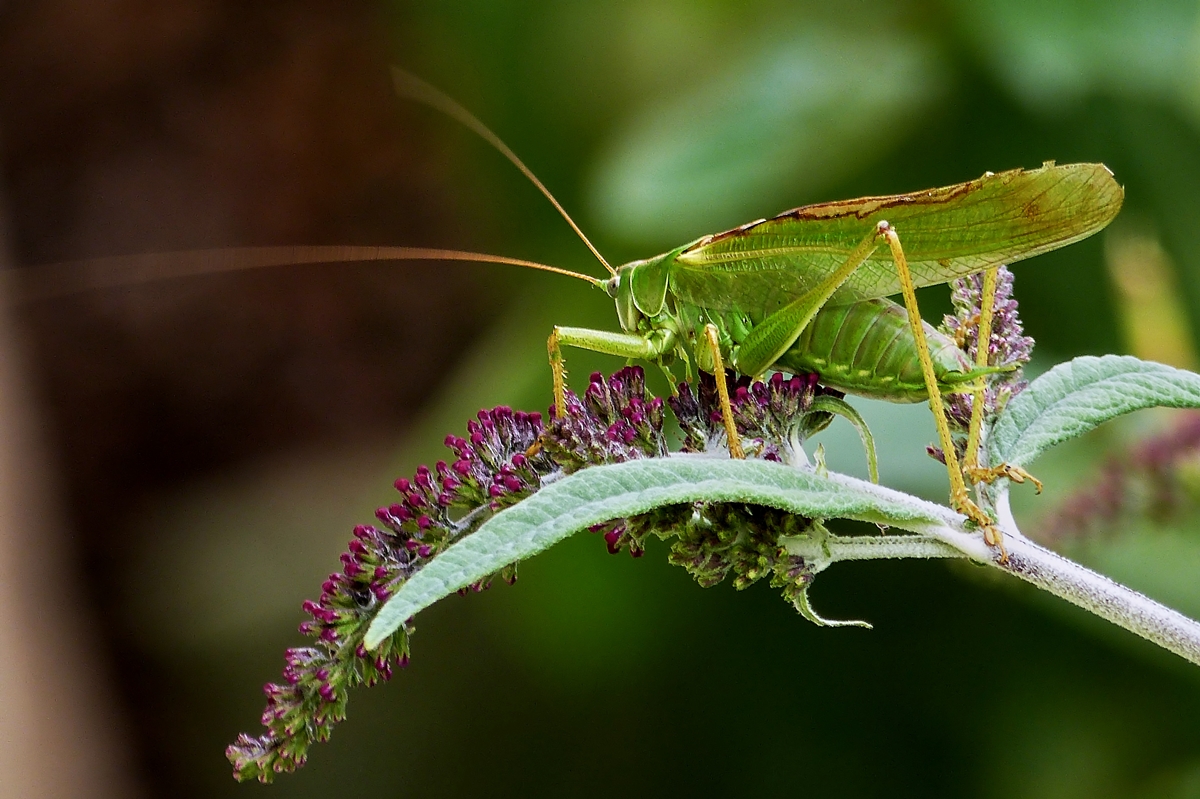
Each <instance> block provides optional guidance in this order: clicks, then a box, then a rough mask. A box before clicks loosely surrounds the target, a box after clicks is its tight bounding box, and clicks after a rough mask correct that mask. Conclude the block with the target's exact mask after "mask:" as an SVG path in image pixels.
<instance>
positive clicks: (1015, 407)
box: [988, 355, 1200, 466]
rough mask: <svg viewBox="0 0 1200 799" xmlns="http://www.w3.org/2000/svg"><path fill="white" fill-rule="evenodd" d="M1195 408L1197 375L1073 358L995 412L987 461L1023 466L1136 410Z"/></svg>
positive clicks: (1199, 402) (1122, 359)
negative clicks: (1052, 448) (995, 416)
mask: <svg viewBox="0 0 1200 799" xmlns="http://www.w3.org/2000/svg"><path fill="white" fill-rule="evenodd" d="M1154 407H1163V408H1200V375H1198V374H1195V373H1194V372H1187V371H1184V370H1182V369H1176V368H1174V367H1172V366H1165V365H1163V364H1161V363H1152V362H1150V361H1143V360H1140V359H1138V358H1132V357H1128V356H1120V355H1105V356H1104V357H1102V358H1093V357H1083V358H1076V359H1074V360H1073V361H1068V362H1067V363H1064V364H1059V365H1058V366H1056V367H1054V368H1053V369H1051V370H1050V371H1049V372H1047V373H1046V374H1044V375H1042V376H1041V377H1039V378H1038V379H1037V380H1034V381H1033V382H1032V383H1030V384H1029V387H1028V388H1026V389H1025V390H1024V391H1023V392H1021V393H1020V394H1019V395H1017V397H1016V398H1014V399H1013V400H1012V402H1010V403H1009V404H1008V407H1007V408H1005V409H1004V411H1003V412H1002V413H1001V414H1000V418H999V419H997V420H996V424H995V426H994V427H993V428H992V432H991V436H990V437H989V446H988V449H989V452H990V454H991V462H992V463H993V464H996V463H1008V464H1011V465H1013V466H1027V465H1028V464H1029V463H1030V462H1032V461H1033V460H1034V459H1035V458H1036V457H1037V456H1039V455H1041V454H1042V453H1043V452H1045V451H1046V450H1048V449H1050V448H1051V447H1053V446H1055V445H1056V444H1061V443H1062V442H1064V441H1067V440H1069V439H1072V438H1075V437H1076V436H1080V435H1083V434H1084V433H1086V432H1088V431H1089V430H1092V429H1094V428H1096V427H1098V426H1099V425H1101V424H1103V423H1104V422H1107V421H1108V420H1110V419H1115V418H1116V417H1118V416H1123V415H1124V414H1127V413H1130V412H1131V411H1137V410H1141V409H1142V408H1154Z"/></svg>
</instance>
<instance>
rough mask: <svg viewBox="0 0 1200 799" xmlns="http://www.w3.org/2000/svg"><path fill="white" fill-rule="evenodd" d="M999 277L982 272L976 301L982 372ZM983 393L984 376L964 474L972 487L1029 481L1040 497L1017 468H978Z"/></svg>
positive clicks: (976, 394)
mask: <svg viewBox="0 0 1200 799" xmlns="http://www.w3.org/2000/svg"><path fill="white" fill-rule="evenodd" d="M999 274H1000V267H998V266H993V267H991V268H990V269H986V270H984V272H983V286H982V293H981V296H980V299H979V315H978V316H977V317H976V324H977V327H978V335H977V336H976V339H975V365H976V366H978V367H981V368H982V367H986V366H990V365H991V364H990V363H989V359H990V357H991V343H992V318H993V315H994V312H995V303H996V282H997V278H998V276H999ZM986 390H987V376H986V375H980V376H979V377H978V378H977V379H976V381H975V389H974V391H972V393H971V421H970V425H969V426H968V428H967V449H966V452H965V453H964V455H963V473H964V474H965V475H966V478H967V479H968V480H970V481H971V483H972V484H978V483H992V482H995V481H996V480H998V479H999V478H1001V477H1006V478H1008V479H1009V480H1012V481H1013V482H1014V483H1024V482H1025V481H1026V480H1028V481H1029V482H1031V483H1033V485H1034V487H1035V488H1036V489H1037V492H1038V493H1039V494H1040V493H1042V481H1041V480H1038V479H1037V478H1036V477H1034V476H1033V475H1032V474H1030V473H1029V472H1027V471H1025V470H1024V469H1023V468H1021V467H1020V466H1009V465H1008V464H1007V463H1002V464H1000V465H998V466H990V467H983V466H980V465H979V447H980V444H981V431H982V429H983V413H984V408H983V404H984V403H983V400H984V392H985V391H986ZM985 532H986V531H985ZM995 538H996V540H995V541H992V540H989V541H988V543H989V544H996V545H998V546H1000V551H1001V552H1004V544H1003V543H1002V542H1001V541H1000V540H999V537H998V536H995Z"/></svg>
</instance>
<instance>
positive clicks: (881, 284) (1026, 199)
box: [51, 71, 1123, 544]
mask: <svg viewBox="0 0 1200 799" xmlns="http://www.w3.org/2000/svg"><path fill="white" fill-rule="evenodd" d="M395 77H396V83H397V88H398V90H399V91H400V93H401V94H403V95H406V96H409V97H411V98H413V99H416V100H419V101H421V102H425V103H427V104H429V105H432V106H434V107H435V108H438V109H439V110H442V111H443V112H445V113H447V114H449V115H450V116H452V117H454V118H456V119H457V120H459V121H460V122H462V123H464V124H465V125H467V126H468V127H470V128H471V129H472V130H474V131H475V132H476V133H478V134H479V135H481V136H482V137H483V138H484V139H486V140H487V141H489V142H490V143H491V144H492V145H493V146H495V147H496V148H497V149H498V150H500V152H501V153H503V154H504V155H505V156H506V157H507V158H508V159H509V160H510V161H512V163H513V164H514V165H516V166H517V167H518V168H519V169H520V170H521V171H522V172H523V173H524V174H525V175H526V176H527V177H528V178H529V179H530V180H531V181H532V182H533V183H534V184H535V185H536V186H537V188H538V189H539V190H540V191H541V192H542V193H543V194H544V195H545V196H546V197H547V198H548V199H549V200H550V202H551V203H553V205H554V206H555V208H557V209H558V211H559V212H560V213H561V214H562V216H563V217H564V218H565V219H566V220H567V222H568V223H569V224H570V225H571V227H572V228H573V229H574V230H575V232H576V233H577V234H578V235H579V237H580V238H581V239H582V241H583V242H584V243H585V244H586V245H587V247H588V248H589V249H590V250H591V251H592V253H593V254H594V255H595V256H596V258H597V259H598V260H599V261H600V262H601V263H602V264H603V265H604V267H605V268H606V269H607V270H608V271H609V273H610V277H609V278H608V279H607V280H601V279H599V278H595V277H591V276H589V275H584V274H579V273H576V272H572V271H569V270H565V269H560V268H558V267H553V266H547V265H545V264H539V263H535V262H531V261H524V260H519V259H513V258H506V257H502V256H492V255H485V254H480V253H469V252H459V251H449V250H433V249H425V248H405V247H273V248H241V249H233V250H222V251H216V252H212V251H208V252H193V253H182V254H181V253H163V254H156V255H150V256H140V257H135V258H119V259H104V261H99V262H93V263H92V264H91V265H90V269H89V270H88V272H87V274H86V275H85V276H84V277H83V281H82V282H84V283H86V284H87V285H89V286H94V285H97V284H99V283H111V282H112V281H113V280H114V275H115V274H116V271H118V270H120V271H123V272H124V273H125V277H117V278H115V279H116V280H118V281H122V282H124V281H127V280H129V279H130V278H131V277H132V278H133V279H139V278H141V277H144V276H145V275H147V274H152V275H153V276H155V277H159V276H162V275H163V274H164V272H166V273H169V274H172V275H180V274H191V273H198V272H208V271H214V270H222V269H242V268H250V267H254V266H267V265H282V264H288V263H316V262H345V261H366V260H402V259H442V260H468V261H481V262H490V263H501V264H510V265H516V266H523V267H528V268H534V269H542V270H546V271H551V272H555V273H559V274H566V275H570V276H572V277H576V278H579V279H582V280H585V281H587V282H589V283H591V284H593V285H594V286H597V287H599V288H602V289H603V290H605V291H606V292H607V293H608V295H609V296H610V297H612V298H613V300H614V301H615V303H616V310H617V317H618V321H619V323H620V326H621V332H613V331H602V330H591V329H583V328H572V327H556V328H555V329H554V330H553V332H552V333H551V335H550V338H549V341H548V351H549V358H550V364H551V367H552V372H553V385H554V399H555V407H556V410H557V412H558V413H560V414H561V413H563V412H564V411H565V376H566V373H565V368H564V360H563V356H562V347H563V346H564V345H565V346H570V347H576V348H582V349H587V350H592V351H596V352H601V353H607V354H610V355H616V356H619V357H624V358H628V359H640V360H645V361H649V362H654V363H657V364H659V365H661V366H663V368H664V369H667V367H668V365H669V363H670V362H671V361H673V360H674V359H675V358H679V359H681V360H683V361H684V362H685V364H687V365H688V370H689V372H690V370H691V364H692V363H695V365H696V366H697V367H698V368H700V369H702V370H704V371H707V372H710V373H713V374H716V375H718V376H720V375H723V374H724V373H725V369H726V366H728V367H731V368H732V369H733V370H734V371H735V372H737V373H741V374H744V375H749V376H751V377H757V376H759V375H762V374H763V373H764V372H766V371H767V370H777V371H785V372H792V373H797V372H815V373H816V374H818V375H819V379H820V381H821V382H822V383H825V384H827V385H830V386H832V387H835V388H839V389H843V390H845V391H848V392H851V393H856V394H862V395H866V396H871V397H875V398H880V399H885V400H891V401H896V402H920V401H925V400H928V401H929V403H930V406H931V408H932V410H933V413H934V418H935V421H936V422H937V428H938V436H939V440H940V444H941V447H942V450H943V452H944V453H945V458H946V465H947V469H948V472H949V478H950V484H951V503H952V504H953V505H954V507H955V508H957V509H958V510H960V511H961V512H963V513H964V514H965V515H967V516H968V517H969V518H970V519H972V520H973V521H974V522H976V523H977V524H978V525H979V526H980V527H982V528H983V529H984V531H985V535H986V537H987V539H988V541H989V543H991V544H999V543H1000V540H999V537H998V536H997V535H996V533H995V530H994V528H993V527H992V522H991V520H990V519H989V518H988V516H987V515H986V514H985V513H983V511H981V510H980V509H979V508H978V507H977V506H976V505H975V504H974V503H973V502H972V501H971V499H970V496H969V494H968V492H967V488H966V483H965V481H964V469H963V468H962V467H960V465H959V463H958V459H957V455H956V453H955V448H954V444H953V441H952V439H951V433H950V429H949V425H948V423H947V420H946V415H945V411H944V409H943V407H942V400H941V395H942V394H943V393H947V392H965V391H971V392H974V395H975V401H974V403H973V406H972V407H973V412H972V418H971V424H970V428H969V434H968V443H967V449H966V456H965V460H966V463H965V464H964V466H965V467H966V468H965V471H966V474H967V476H968V477H970V478H971V479H972V481H976V482H977V481H980V480H990V479H995V478H996V477H998V476H1005V477H1010V478H1013V479H1017V480H1020V479H1023V478H1024V477H1028V475H1026V474H1024V472H1022V471H1020V470H1013V469H1008V468H1007V467H1004V466H1003V465H1001V466H999V467H997V468H995V469H981V468H979V466H978V464H977V463H976V462H975V461H976V459H977V455H978V449H979V435H980V427H981V419H982V415H981V409H982V402H980V396H981V394H982V392H983V390H984V385H985V384H984V379H985V377H986V375H988V374H991V373H994V372H995V371H997V369H998V367H994V366H990V365H989V364H988V363H987V362H986V359H987V348H986V347H981V348H979V349H980V354H979V358H978V361H977V362H976V363H974V364H972V363H970V362H969V361H968V360H967V358H966V356H965V354H964V353H963V352H962V350H961V349H959V348H958V347H957V346H956V344H955V342H954V341H953V339H950V338H948V337H947V336H945V335H943V334H941V333H938V332H937V331H935V330H934V329H933V328H932V327H930V326H929V325H927V324H925V323H924V322H922V321H921V317H920V313H919V310H918V308H917V302H916V296H915V293H914V289H915V288H916V287H919V286H928V285H933V284H937V283H944V282H947V281H949V280H951V279H954V278H957V277H963V276H966V275H970V274H974V273H977V272H983V273H984V276H985V281H984V307H983V309H982V312H981V314H980V320H979V336H980V338H979V340H980V341H988V340H989V338H988V336H989V330H990V321H991V320H990V314H991V308H990V300H991V298H992V296H993V295H994V291H995V289H994V286H995V274H996V268H997V267H998V266H999V265H1000V264H1007V263H1011V262H1013V261H1017V260H1021V259H1024V258H1029V257H1032V256H1034V255H1039V254H1041V253H1044V252H1048V251H1050V250H1053V249H1057V248H1059V247H1063V246H1066V245H1068V244H1071V243H1073V242H1076V241H1079V240H1080V239H1083V238H1085V237H1087V236H1090V235H1092V234H1093V233H1095V232H1097V231H1099V230H1101V229H1102V228H1103V227H1105V226H1106V225H1107V224H1108V223H1109V222H1110V221H1111V220H1112V218H1113V217H1114V216H1115V215H1116V213H1117V211H1118V210H1120V207H1121V202H1122V199H1123V190H1122V189H1121V187H1120V186H1119V185H1118V184H1117V183H1116V181H1115V180H1114V178H1113V176H1112V173H1111V172H1110V171H1109V170H1108V169H1107V168H1106V167H1104V166H1103V165H1101V164H1066V165H1058V166H1056V165H1054V164H1053V163H1047V164H1044V165H1043V166H1042V167H1040V168H1038V169H1032V170H1021V169H1017V170H1011V171H1007V172H1001V173H996V174H993V173H987V174H985V175H984V176H983V177H981V178H979V179H977V180H973V181H969V182H966V183H960V184H957V185H954V186H948V187H945V188H939V189H930V190H925V191H920V192H914V193H911V194H899V195H891V196H882V197H867V198H862V199H857V200H846V201H838V202H830V203H821V204H816V205H809V206H804V207H801V208H796V209H794V210H791V211H787V212H785V213H783V214H780V215H778V216H776V217H774V218H771V219H765V220H758V221H755V222H751V223H748V224H745V225H742V226H740V227H737V228H734V229H732V230H729V231H726V232H724V233H719V234H715V235H709V236H704V237H702V238H700V239H697V240H696V241H693V242H691V243H689V244H685V245H683V246H681V247H677V248H675V249H673V250H670V251H668V252H666V253H664V254H662V255H658V256H655V257H653V258H648V259H645V260H640V261H634V262H631V263H628V264H625V265H623V266H620V267H619V268H616V269H614V268H612V267H611V266H610V265H609V264H608V262H607V261H605V259H604V258H603V256H602V255H601V254H600V253H599V251H598V250H597V249H596V248H595V247H594V246H593V245H592V243H591V242H590V241H589V240H588V238H587V237H586V236H585V235H584V233H583V232H582V231H581V230H580V229H579V227H578V226H577V225H576V224H575V222H574V221H573V220H572V219H571V218H570V216H569V215H568V214H567V212H566V211H565V210H564V209H563V208H562V206H561V205H560V204H559V203H558V202H557V200H555V199H554V197H553V196H552V195H551V193H550V192H549V190H548V189H546V187H545V186H544V185H543V184H542V183H541V182H540V181H539V180H538V179H537V178H536V177H535V176H534V175H533V173H532V172H531V171H530V170H529V169H528V168H527V167H526V166H525V165H524V164H523V163H522V162H521V160H520V159H519V158H517V156H516V155H515V154H514V153H513V152H512V151H511V150H510V149H509V148H508V147H507V146H506V145H505V144H504V143H503V142H502V141H501V140H500V139H499V138H498V137H497V136H496V135H495V134H494V133H492V132H491V131H490V130H489V129H488V128H487V127H486V126H484V125H483V123H481V122H480V121H479V120H478V119H476V118H475V117H474V116H473V115H472V114H471V113H470V112H468V111H467V110H466V109H464V108H463V107H462V106H460V105H458V104H457V103H456V102H454V101H453V100H451V99H450V98H448V97H447V96H445V95H444V94H442V93H441V92H439V91H437V90H436V89H434V88H432V87H431V86H428V85H427V84H425V83H423V82H421V81H419V80H417V79H415V78H413V77H411V76H409V75H407V74H404V73H401V72H399V71H397V72H396V73H395ZM901 231H902V232H903V242H904V243H903V246H902V245H901ZM885 243H886V245H887V246H886V247H884V246H883V245H884V244H885ZM164 267H166V269H165V270H164ZM96 275H100V279H99V280H97V279H95V276H96ZM64 276H65V273H64V272H62V271H60V272H59V273H58V274H57V275H56V276H54V277H51V279H56V278H57V279H59V280H62V278H63V277H64ZM75 277H76V282H77V283H78V282H80V281H79V280H78V275H75ZM63 285H64V283H62V282H60V283H59V286H60V287H61V286H63ZM896 293H901V294H903V298H904V303H903V305H902V306H901V305H900V304H897V303H895V302H893V301H891V300H888V299H886V297H888V296H889V295H892V294H896ZM668 375H670V372H669V370H668ZM717 388H718V392H719V394H720V401H721V407H722V411H723V417H724V418H723V421H724V426H725V429H726V433H727V436H728V440H729V448H730V452H731V455H732V456H733V457H744V454H743V451H742V448H741V445H740V442H739V439H738V433H737V430H736V427H735V426H734V423H733V415H732V411H731V408H730V404H729V398H728V395H727V389H726V385H725V381H724V380H722V379H718V380H717Z"/></svg>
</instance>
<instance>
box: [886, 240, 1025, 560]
mask: <svg viewBox="0 0 1200 799" xmlns="http://www.w3.org/2000/svg"><path fill="white" fill-rule="evenodd" d="M881 226H882V225H881ZM884 236H885V237H886V238H887V242H888V247H889V248H890V249H891V252H892V260H893V261H895V262H896V273H897V275H898V276H899V278H900V290H901V293H902V294H903V295H904V307H905V309H906V310H907V311H908V323H909V326H910V327H911V328H912V333H913V338H914V339H915V340H916V344H917V354H918V356H919V357H920V359H921V374H922V375H923V376H924V378H925V388H926V390H927V391H928V392H929V406H930V409H931V410H932V411H933V420H934V423H935V424H936V425H937V431H938V440H939V441H940V442H941V445H942V452H943V453H945V457H946V470H947V472H948V473H949V476H950V504H951V505H952V506H953V507H954V508H955V509H956V510H958V511H959V512H960V513H962V514H963V515H964V516H966V517H967V518H968V519H970V520H971V521H973V522H975V523H976V524H977V525H979V526H980V527H981V528H983V532H984V538H985V540H986V541H987V542H988V543H989V544H991V545H994V546H995V545H1000V536H999V532H998V531H996V529H995V526H994V525H993V523H992V520H991V519H990V518H989V517H988V515H987V514H986V513H984V512H983V510H981V509H980V507H979V506H978V505H976V504H975V503H974V502H973V501H971V496H970V494H968V492H967V485H966V483H965V482H964V481H963V473H962V469H961V468H960V466H959V463H958V455H957V454H956V452H955V450H954V439H953V438H952V437H951V435H950V423H949V421H948V420H947V419H946V409H945V408H944V407H943V406H942V392H941V390H940V389H939V388H938V384H937V376H936V375H935V374H934V372H933V360H932V359H931V358H930V357H929V344H928V342H927V341H926V338H925V327H924V324H923V322H922V321H921V312H920V309H919V308H918V306H917V292H916V287H915V286H914V285H913V280H912V273H911V272H909V269H908V260H907V259H906V258H905V257H904V248H903V247H901V246H900V237H899V236H897V235H896V229H895V228H893V227H892V226H891V225H888V226H887V228H886V230H885V231H884ZM1000 551H1001V554H1002V555H1004V549H1003V546H1002V545H1001V550H1000Z"/></svg>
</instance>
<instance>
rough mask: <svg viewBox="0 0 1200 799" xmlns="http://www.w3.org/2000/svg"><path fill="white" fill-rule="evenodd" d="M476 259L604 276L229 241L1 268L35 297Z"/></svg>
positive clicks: (408, 251)
mask: <svg viewBox="0 0 1200 799" xmlns="http://www.w3.org/2000/svg"><path fill="white" fill-rule="evenodd" d="M419 260H430V261H476V262H480V263H489V264H505V265H508V266H521V267H525V268H527V269H540V270H542V271H544V272H554V273H555V274H558V275H566V276H568V277H574V278H578V279H579V280H583V281H586V282H588V283H591V284H592V285H593V286H597V287H601V288H603V286H604V281H602V280H600V279H599V278H595V277H592V276H591V275H582V274H579V273H578V272H572V271H570V270H568V269H560V268H558V267H557V266H548V265H546V264H540V263H537V262H536V261H525V260H522V259H520V258H509V257H507V256H504V255H487V254H485V253H478V252H463V251H461V250H439V249H433V248H429V247H333V246H319V245H318V246H297V247H230V248H225V249H216V250H187V251H184V252H159V253H147V254H145V255H123V256H114V257H110V258H92V259H88V260H86V261H67V262H63V263H57V264H46V265H43V266H36V267H23V268H19V269H8V270H4V271H0V281H2V282H3V284H4V285H3V288H4V289H5V293H6V294H7V295H8V298H9V301H10V302H19V303H20V302H35V301H38V300H45V299H52V298H55V297H63V296H69V295H72V294H79V293H82V292H86V291H93V290H96V289H107V288H116V287H120V286H129V285H136V284H139V283H150V282H157V281H159V280H164V279H170V278H178V277H190V276H193V275H206V274H210V273H213V272H238V271H241V270H245V269H258V268H261V267H268V266H289V265H292V264H332V263H351V262H363V261H419Z"/></svg>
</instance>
